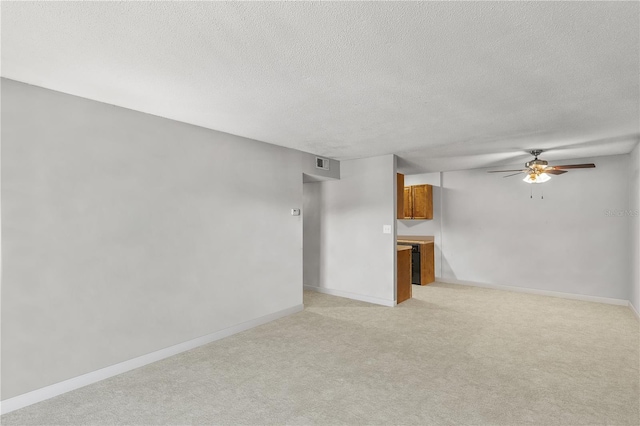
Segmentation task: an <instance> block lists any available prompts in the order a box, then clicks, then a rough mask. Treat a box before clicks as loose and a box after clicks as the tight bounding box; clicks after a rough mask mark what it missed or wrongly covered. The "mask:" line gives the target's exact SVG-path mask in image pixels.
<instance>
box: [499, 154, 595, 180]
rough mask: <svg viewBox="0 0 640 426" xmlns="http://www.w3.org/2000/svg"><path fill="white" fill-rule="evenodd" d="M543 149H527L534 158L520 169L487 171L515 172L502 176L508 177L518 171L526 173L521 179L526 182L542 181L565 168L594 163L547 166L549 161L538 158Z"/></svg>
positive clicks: (563, 171) (579, 167) (588, 166)
mask: <svg viewBox="0 0 640 426" xmlns="http://www.w3.org/2000/svg"><path fill="white" fill-rule="evenodd" d="M542 152H543V150H541V149H534V150H531V151H529V153H530V154H531V155H533V156H534V157H535V158H534V159H533V160H531V161H529V162H528V163H525V165H524V166H525V167H526V169H522V170H492V171H490V172H488V173H508V172H516V173H513V174H510V175H506V176H503V177H510V176H515V175H519V174H520V173H526V174H527V175H526V176H525V178H524V179H523V180H524V181H525V182H527V183H544V182H546V181H548V180H549V179H551V176H549V175H561V174H564V173H567V170H566V169H592V168H594V167H595V166H596V165H595V164H593V163H589V164H567V165H563V166H549V162H548V161H545V160H538V155H540V154H542Z"/></svg>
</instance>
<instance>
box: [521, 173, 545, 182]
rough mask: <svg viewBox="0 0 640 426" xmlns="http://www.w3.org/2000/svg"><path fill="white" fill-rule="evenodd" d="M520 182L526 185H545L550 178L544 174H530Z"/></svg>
mask: <svg viewBox="0 0 640 426" xmlns="http://www.w3.org/2000/svg"><path fill="white" fill-rule="evenodd" d="M522 180H523V181H524V182H527V183H545V182H547V181H549V180H551V176H549V175H548V174H546V173H539V174H537V173H531V174H528V175H526V176H525V178H524V179H522Z"/></svg>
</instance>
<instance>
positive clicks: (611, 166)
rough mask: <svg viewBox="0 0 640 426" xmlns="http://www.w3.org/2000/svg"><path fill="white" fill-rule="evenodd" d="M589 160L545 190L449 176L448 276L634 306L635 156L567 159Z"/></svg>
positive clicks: (482, 175) (514, 181)
mask: <svg viewBox="0 0 640 426" xmlns="http://www.w3.org/2000/svg"><path fill="white" fill-rule="evenodd" d="M589 162H593V163H595V164H596V168H595V169H588V170H573V171H571V172H569V173H566V174H564V175H562V176H555V177H553V178H552V180H551V181H550V182H547V183H544V184H541V185H528V184H526V183H524V182H522V179H521V178H520V177H515V176H514V177H511V178H503V177H501V176H497V175H495V174H489V173H487V170H488V169H478V170H467V171H457V172H445V173H443V181H442V185H443V217H442V234H443V235H442V239H443V245H442V250H443V251H442V254H443V265H442V275H443V277H444V278H445V279H452V280H460V281H472V282H477V283H485V284H493V285H508V286H515V287H525V288H533V289H540V290H548V291H556V292H565V293H573V294H579V295H588V296H598V297H607V298H615V299H624V300H627V299H628V298H629V285H628V282H629V271H630V268H631V266H630V264H629V262H630V256H629V246H628V241H629V239H628V232H629V221H628V219H627V217H625V216H624V215H622V216H620V215H619V212H621V211H625V210H626V209H627V208H628V199H629V198H628V191H629V189H628V176H627V170H628V168H627V167H628V163H629V155H618V156H609V157H596V158H587V159H581V160H576V161H566V163H568V164H572V163H573V164H575V163H589ZM507 168H509V167H507ZM530 190H533V198H530ZM542 191H543V192H542ZM542 195H544V199H541V196H542Z"/></svg>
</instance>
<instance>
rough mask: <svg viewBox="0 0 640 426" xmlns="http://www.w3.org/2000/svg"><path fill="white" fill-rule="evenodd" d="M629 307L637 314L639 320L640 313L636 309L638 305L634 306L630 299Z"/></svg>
mask: <svg viewBox="0 0 640 426" xmlns="http://www.w3.org/2000/svg"><path fill="white" fill-rule="evenodd" d="M629 309H631V312H633V314H634V315H635V316H636V318H637V319H638V321H640V314H638V311H637V310H636V307H635V306H633V304H632V303H631V301H629Z"/></svg>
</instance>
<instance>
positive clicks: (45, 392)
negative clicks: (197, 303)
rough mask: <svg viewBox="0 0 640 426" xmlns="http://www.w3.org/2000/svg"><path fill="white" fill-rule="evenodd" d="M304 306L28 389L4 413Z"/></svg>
mask: <svg viewBox="0 0 640 426" xmlns="http://www.w3.org/2000/svg"><path fill="white" fill-rule="evenodd" d="M303 309H304V305H296V306H292V307H291V308H287V309H283V310H282V311H278V312H274V313H272V314H268V315H265V316H262V317H259V318H255V319H252V320H249V321H246V322H243V323H240V324H238V325H234V326H231V327H229V328H225V329H223V330H220V331H216V332H215V333H211V334H207V335H206V336H202V337H198V338H195V339H193V340H189V341H187V342H184V343H179V344H177V345H174V346H169V347H168V348H164V349H160V350H158V351H155V352H151V353H149V354H146V355H142V356H139V357H137V358H133V359H130V360H128V361H123V362H120V363H118V364H114V365H111V366H109V367H105V368H101V369H100V370H96V371H92V372H91V373H87V374H83V375H82V376H78V377H74V378H71V379H68V380H65V381H63V382H59V383H55V384H53V385H50V386H45V387H43V388H40V389H37V390H34V391H31V392H27V393H25V394H22V395H18V396H15V397H13V398H9V399H6V400H4V401H2V402H1V403H0V404H1V405H0V407H1V408H0V413H2V414H6V413H10V412H11V411H15V410H18V409H20V408H23V407H26V406H28V405H31V404H35V403H36V402H40V401H44V400H46V399H49V398H53V397H54V396H58V395H62V394H63V393H66V392H69V391H72V390H74V389H78V388H81V387H84V386H87V385H90V384H92V383H96V382H99V381H101V380H104V379H108V378H109V377H113V376H116V375H118V374H122V373H125V372H127V371H130V370H133V369H135V368H139V367H142V366H144V365H147V364H151V363H153V362H156V361H160V360H161V359H165V358H168V357H170V356H173V355H177V354H179V353H181V352H185V351H188V350H191V349H194V348H197V347H198V346H202V345H206V344H207V343H211V342H214V341H216V340H220V339H223V338H225V337H228V336H231V335H233V334H236V333H239V332H241V331H245V330H248V329H250V328H254V327H257V326H259V325H262V324H266V323H268V322H271V321H274V320H277V319H279V318H282V317H285V316H288V315H291V314H295V313H296V312H300V311H302V310H303Z"/></svg>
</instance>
